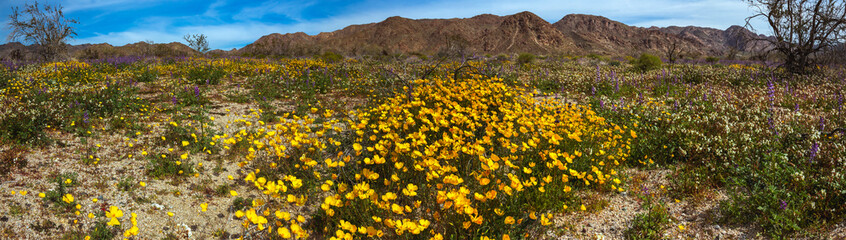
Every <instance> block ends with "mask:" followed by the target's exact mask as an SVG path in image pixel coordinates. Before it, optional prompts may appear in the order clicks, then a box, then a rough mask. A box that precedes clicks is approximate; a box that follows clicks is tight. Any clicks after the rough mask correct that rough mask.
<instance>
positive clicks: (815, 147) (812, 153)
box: [808, 142, 820, 163]
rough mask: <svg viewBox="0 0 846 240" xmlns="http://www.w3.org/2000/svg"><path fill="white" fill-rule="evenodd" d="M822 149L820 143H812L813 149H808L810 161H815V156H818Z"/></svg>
mask: <svg viewBox="0 0 846 240" xmlns="http://www.w3.org/2000/svg"><path fill="white" fill-rule="evenodd" d="M819 151H820V143H819V142H814V145H811V150H810V151H808V163H813V162H814V158H816V157H817V153H818V152H819Z"/></svg>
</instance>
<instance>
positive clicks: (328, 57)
mask: <svg viewBox="0 0 846 240" xmlns="http://www.w3.org/2000/svg"><path fill="white" fill-rule="evenodd" d="M318 59H321V60H323V61H324V62H329V63H334V62H340V61H343V60H344V56H343V55H341V54H337V53H334V52H331V51H326V52H323V54H320V55H318Z"/></svg>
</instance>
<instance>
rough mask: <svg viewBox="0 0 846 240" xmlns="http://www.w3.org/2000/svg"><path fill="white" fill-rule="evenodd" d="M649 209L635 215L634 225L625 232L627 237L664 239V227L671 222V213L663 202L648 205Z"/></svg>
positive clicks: (624, 234)
mask: <svg viewBox="0 0 846 240" xmlns="http://www.w3.org/2000/svg"><path fill="white" fill-rule="evenodd" d="M648 208H649V211H647V212H646V213H641V214H638V215H636V216H635V218H634V220H633V221H632V226H631V227H629V229H626V231H625V232H623V236H625V238H626V239H650V240H652V239H655V240H657V239H663V237H664V229H665V228H666V225H667V224H669V223H670V214H669V213H668V212H667V208H666V207H665V206H664V205H662V204H655V205H651V204H650V205H649V206H648Z"/></svg>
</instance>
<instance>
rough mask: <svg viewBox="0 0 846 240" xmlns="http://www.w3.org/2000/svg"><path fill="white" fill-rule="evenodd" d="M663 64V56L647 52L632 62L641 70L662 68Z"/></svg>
mask: <svg viewBox="0 0 846 240" xmlns="http://www.w3.org/2000/svg"><path fill="white" fill-rule="evenodd" d="M661 64H663V62H661V58H658V57H657V56H654V55H649V54H646V53H644V54H641V55H640V57H639V58H637V59H636V60H634V61H633V63H632V65H634V68H635V69H637V70H638V71H641V72H646V71H649V70H654V69H658V68H661Z"/></svg>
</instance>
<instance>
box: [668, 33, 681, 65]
mask: <svg viewBox="0 0 846 240" xmlns="http://www.w3.org/2000/svg"><path fill="white" fill-rule="evenodd" d="M663 50H664V51H663V52H664V57H666V58H667V61H669V62H670V63H676V60H678V59H679V58H680V57H681V55H682V46H681V43H680V41H679V40H673V39H671V40H670V44H667V46H665V47H664V49H663Z"/></svg>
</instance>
